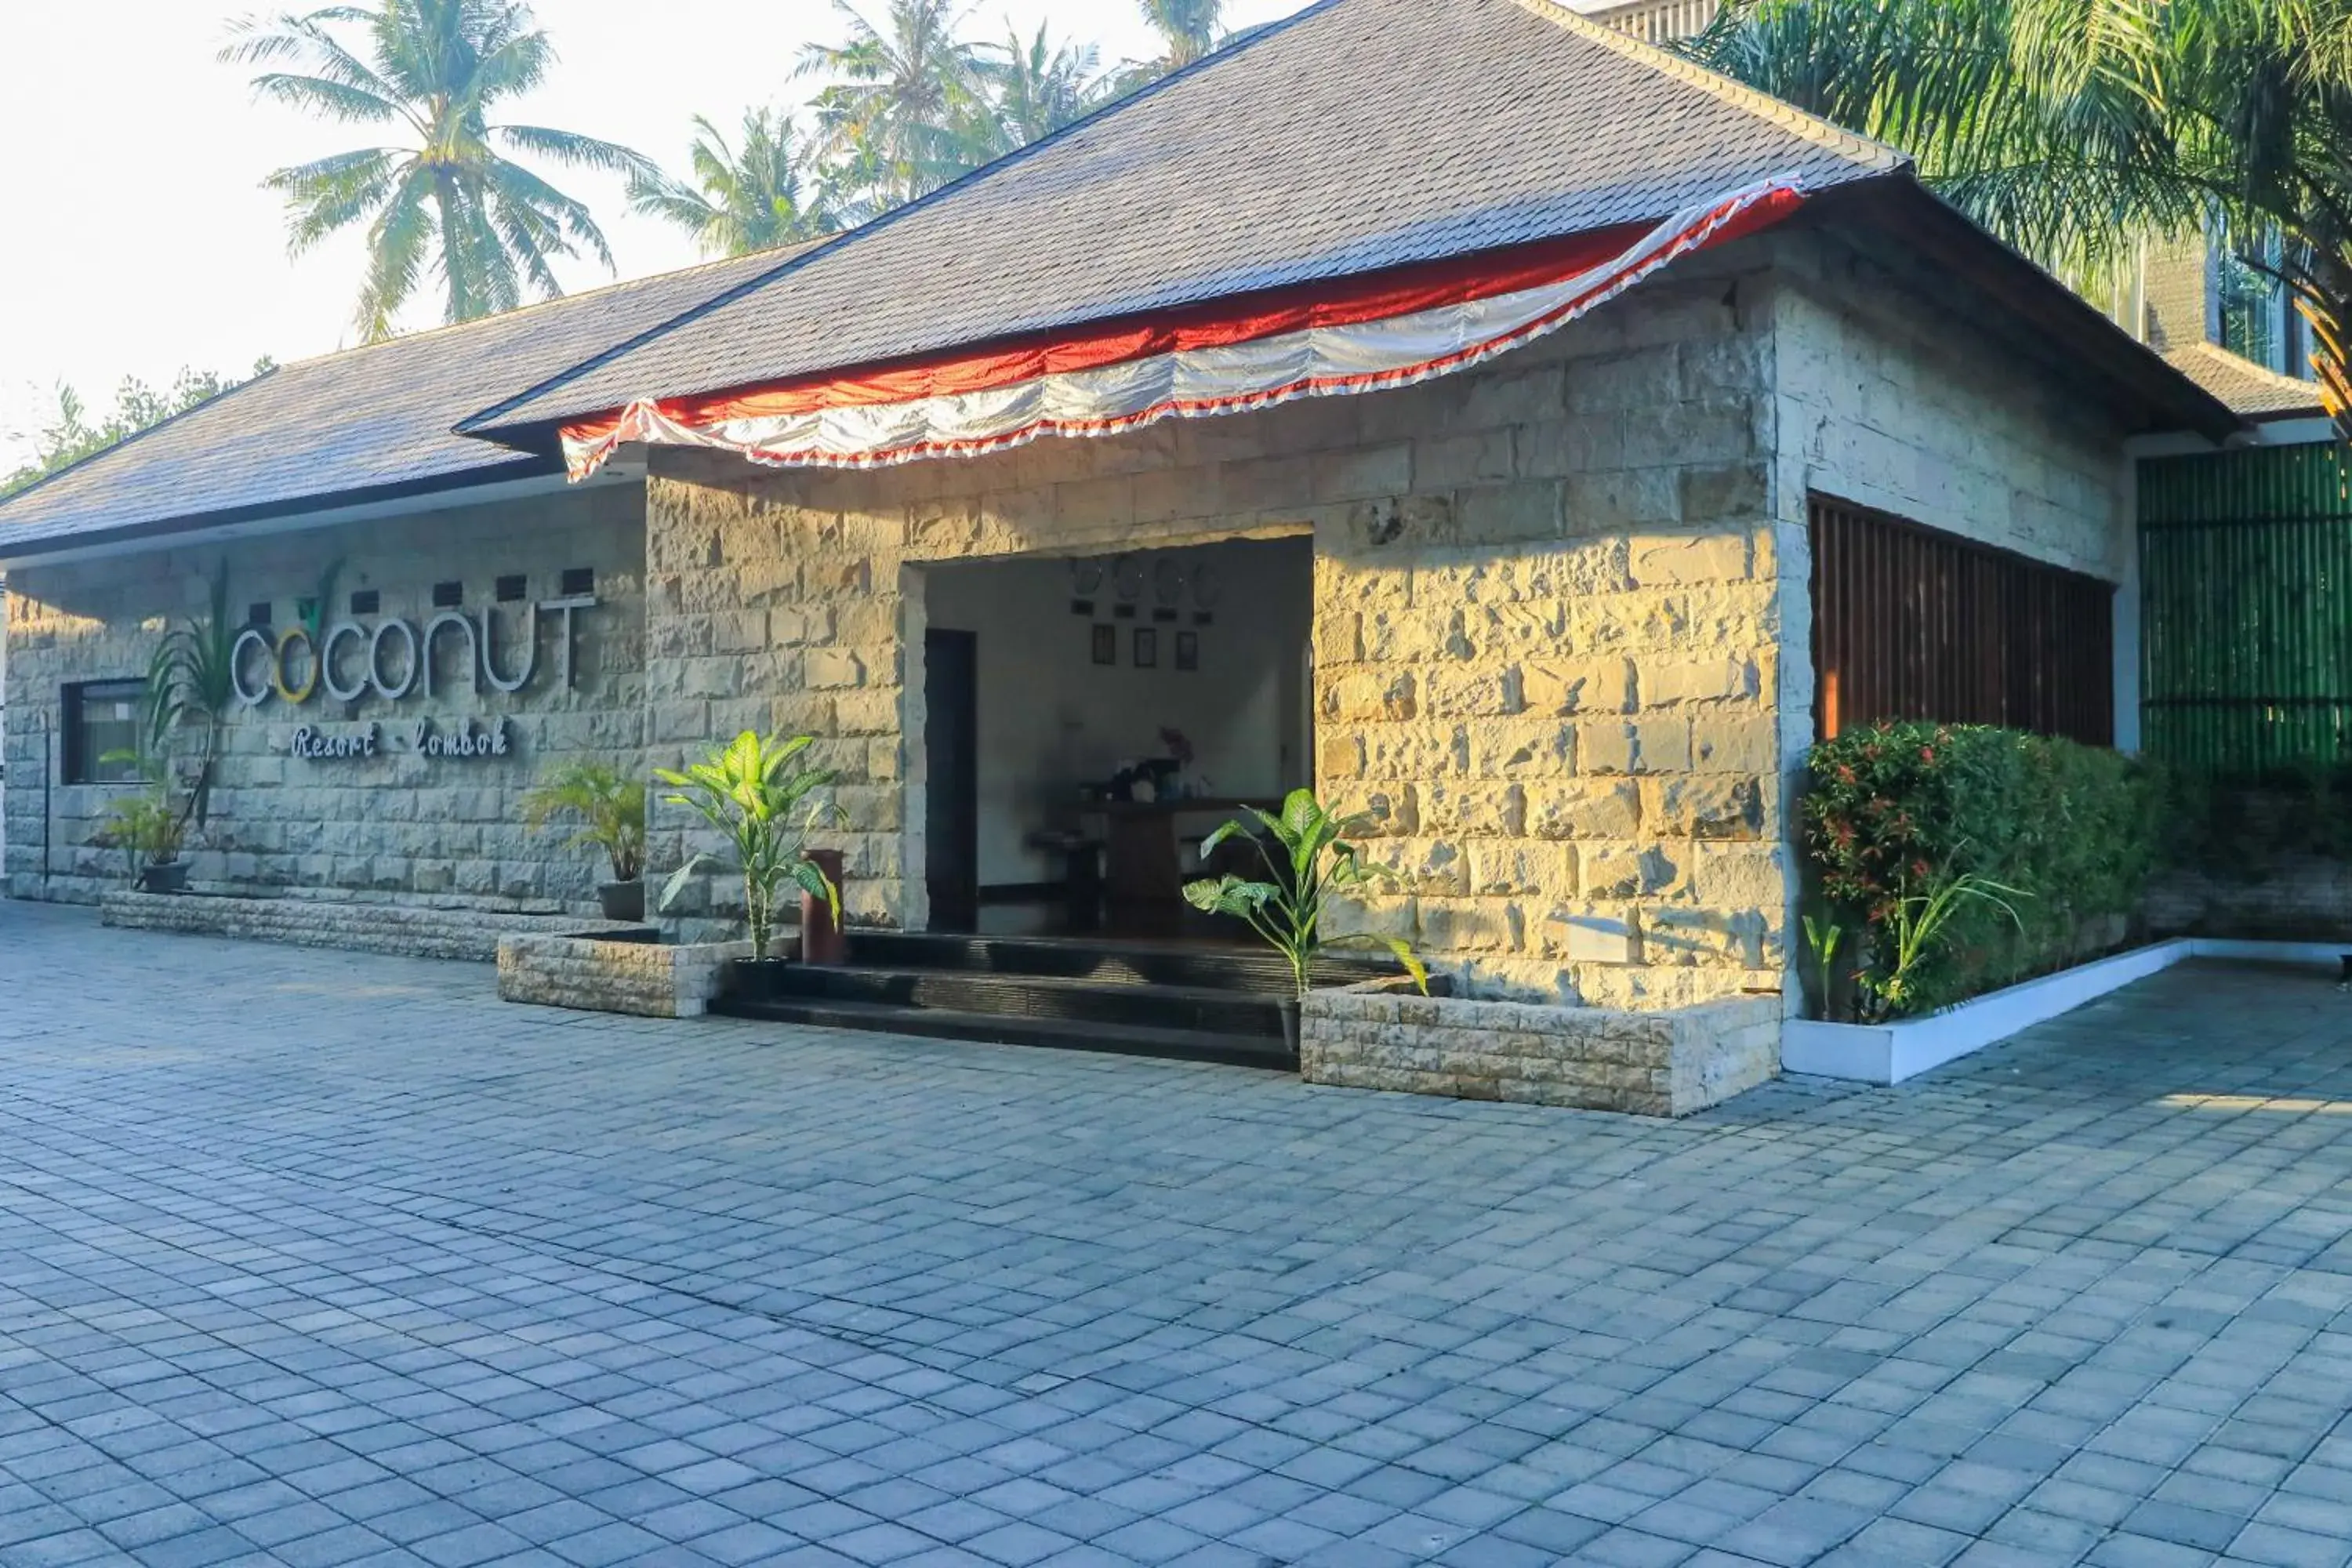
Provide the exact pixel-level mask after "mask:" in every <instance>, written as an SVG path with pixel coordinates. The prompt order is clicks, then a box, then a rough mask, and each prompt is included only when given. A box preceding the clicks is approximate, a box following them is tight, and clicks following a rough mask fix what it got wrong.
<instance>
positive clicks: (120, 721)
mask: <svg viewBox="0 0 2352 1568" xmlns="http://www.w3.org/2000/svg"><path fill="white" fill-rule="evenodd" d="M146 700H147V687H146V683H145V682H143V681H138V680H85V681H82V682H80V683H79V684H78V685H73V686H68V687H67V688H66V689H65V693H64V709H65V722H64V723H63V725H61V726H60V731H61V732H60V735H59V739H60V740H61V741H62V742H64V745H63V750H64V752H65V757H64V763H65V782H66V783H68V784H131V783H133V782H135V781H136V780H137V779H138V777H139V767H138V764H137V763H133V762H131V760H129V758H128V757H126V756H124V755H122V754H121V753H124V752H136V751H137V750H138V749H139V724H140V717H141V710H142V709H143V708H144V707H145V705H146Z"/></svg>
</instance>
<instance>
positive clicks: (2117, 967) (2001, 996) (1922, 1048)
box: [1780, 937, 2352, 1084]
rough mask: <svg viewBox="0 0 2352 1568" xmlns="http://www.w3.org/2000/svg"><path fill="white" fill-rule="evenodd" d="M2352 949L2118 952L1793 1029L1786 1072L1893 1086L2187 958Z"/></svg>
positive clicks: (2181, 941) (2209, 943)
mask: <svg viewBox="0 0 2352 1568" xmlns="http://www.w3.org/2000/svg"><path fill="white" fill-rule="evenodd" d="M2346 952H2352V943H2335V944H2327V943H2321V942H2236V941H2231V940H2228V939H2224V938H2216V937H2176V938H2174V939H2173V940H2172V941H2170V942H2157V943H2155V944H2153V945H2151V946H2148V947H2143V948H2137V949H2135V950H2134V951H2132V952H2119V953H2117V954H2116V955H2115V956H2114V957H2112V958H2103V959H2100V960H2099V961H2098V962H2096V963H2085V964H2084V965H2082V966H2081V967H2080V968H2077V969H2069V970H2065V971H2063V972H2062V973H2057V974H2046V975H2044V976H2042V978H2041V979H2039V980H2029V981H2027V982H2026V983H2025V984H2022V985H2012V986H2011V987H2010V988H2009V989H2008V990H2006V991H1996V992H1994V993H1993V994H1991V995H1990V996H1979V997H1978V998H1977V999H1976V1000H1975V1001H1973V1002H1964V1003H1962V1004H1961V1005H1958V1006H1957V1007H1954V1008H1951V1009H1949V1010H1948V1011H1947V1012H1942V1013H1937V1014H1935V1015H1933V1016H1929V1017H1926V1018H1911V1019H1907V1020H1906V1021H1905V1022H1903V1023H1900V1024H1875V1025H1872V1024H1822V1023H1816V1022H1813V1021H1811V1020H1809V1019H1791V1020H1790V1021H1789V1022H1788V1023H1787V1024H1785V1025H1783V1026H1781V1030H1780V1068H1781V1070H1782V1071H1783V1072H1794V1073H1810V1074H1811V1075H1812V1076H1814V1077H1816V1078H1842V1079H1853V1080H1856V1081H1858V1082H1862V1083H1876V1084H1895V1083H1901V1082H1903V1081H1904V1080H1905V1079H1911V1078H1916V1077H1917V1076H1918V1075H1919V1074H1921V1073H1923V1072H1926V1071H1927V1070H1928V1069H1929V1068H1939V1067H1942V1066H1943V1065H1944V1064H1945V1063H1946V1062H1950V1061H1957V1060H1958V1059H1959V1058H1962V1057H1965V1056H1969V1055H1970V1054H1972V1053H1974V1052H1977V1051H1980V1050H1983V1049H1984V1048H1985V1047H1987V1046H1992V1045H1998V1044H2000V1042H2001V1041H2003V1040H2005V1039H2008V1038H2009V1037H2011V1036H2012V1035H2015V1034H2019V1033H2021V1032H2022V1031H2024V1030H2026V1029H2030V1028H2032V1026H2034V1025H2036V1024H2045V1023H2048V1022H2049V1021H2050V1020H2051V1019H2053V1018H2055V1017H2058V1016H2061V1015H2062V1014H2065V1013H2071V1012H2073V1011H2074V1009H2075V1008H2077V1007H2080V1006H2082V1005H2084V1004H2085V1003H2087V1002H2095V1001H2097V1000H2098V999H2099V998H2100V997H2102V996H2105V994H2108V993H2109V992H2111V991H2119V990H2121V989H2122V988H2123V987H2125V986H2126V985H2129V984H2132V983H2133V982H2134V981H2137V980H2145V979H2147V977H2148V976H2149V975H2151V974H2155V973H2159V972H2161V971H2163V970H2167V969H2169V968H2171V967H2172V966H2173V965H2174V964H2176V963H2184V962H2186V961H2187V960H2189V959H2191V958H2219V959H2231V960H2235V961H2237V962H2240V963H2298V964H2314V965H2318V966H2323V967H2325V968H2326V969H2329V970H2331V971H2332V970H2334V969H2335V968H2336V964H2337V963H2338V960H2339V957H2340V955H2341V954H2343V953H2346Z"/></svg>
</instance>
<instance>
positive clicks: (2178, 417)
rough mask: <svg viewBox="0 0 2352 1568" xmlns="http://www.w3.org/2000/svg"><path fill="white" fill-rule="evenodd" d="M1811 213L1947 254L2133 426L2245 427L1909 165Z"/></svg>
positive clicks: (2213, 437)
mask: <svg viewBox="0 0 2352 1568" xmlns="http://www.w3.org/2000/svg"><path fill="white" fill-rule="evenodd" d="M1814 216H1815V219H1816V221H1838V220H1841V219H1845V220H1851V221H1854V222H1858V223H1862V224H1866V225H1869V226H1874V227H1876V228H1877V229H1879V230H1880V231H1881V232H1882V233H1885V234H1887V235H1889V236H1890V237H1893V238H1895V240H1897V241H1898V242H1899V243H1901V244H1904V245H1906V246H1907V247H1911V248H1912V249H1914V250H1915V251H1922V252H1926V253H1929V254H1934V255H1937V256H1939V257H1942V258H1945V259H1946V260H1947V261H1948V263H1949V264H1950V265H1951V266H1952V267H1953V268H1955V270H1958V271H1961V272H1963V273H1965V275H1966V276H1967V277H1968V278H1969V280H1970V281H1972V282H1973V283H1975V284H1976V285H1977V286H1978V287H1979V288H1980V289H1984V290H1985V291H1986V292H1988V293H1989V294H1990V295H1991V296H1992V297H1993V298H1994V299H1995V300H1997V301H1998V302H1999V303H2000V304H2001V305H2002V306H2003V307H2004V308H2005V309H2007V310H2010V311H2011V313H2012V315H2013V316H2014V318H2015V319H2016V320H2017V321H2019V323H2020V324H2021V325H2022V326H2025V327H2027V328H2029V329H2031V331H2030V332H2029V333H2028V336H2029V339H2030V341H2031V342H2032V343H2033V344H2034V345H2036V346H2037V347H2038V348H2039V349H2041V350H2042V351H2043V357H2044V358H2045V359H2046V360H2048V361H2050V362H2051V363H2054V364H2056V365H2058V366H2059V368H2061V369H2066V368H2070V367H2071V368H2072V369H2074V371H2076V372H2077V373H2079V374H2085V375H2087V376H2089V377H2090V378H2091V379H2093V380H2095V382H2097V383H2098V384H2099V385H2100V387H2101V388H2102V389H2103V390H2104V391H2105V393H2106V395H2108V397H2109V398H2110V400H2111V401H2112V402H2113V403H2114V404H2116V405H2117V406H2119V407H2121V408H2124V409H2126V410H2129V411H2130V412H2131V414H2132V415H2133V416H2134V417H2135V419H2136V420H2137V422H2138V423H2139V424H2140V425H2141V428H2138V429H2136V430H2134V431H2133V432H2132V433H2133V434H2135V435H2168V434H2174V433H2179V432H2186V433H2189V434H2193V435H2197V436H2200V437H2204V438H2205V439H2207V440H2210V441H2212V442H2214V443H2216V444H2217V445H2218V444H2220V443H2221V442H2225V441H2227V440H2229V439H2230V438H2231V437H2235V436H2241V435H2243V434H2244V433H2245V431H2246V422H2245V421H2244V420H2243V419H2242V418H2241V417H2240V416H2238V415H2237V413H2235V412H2234V411H2233V410H2232V409H2231V407H2230V405H2228V404H2227V403H2225V402H2223V401H2222V400H2221V398H2219V397H2216V396H2214V395H2213V394H2211V393H2210V392H2208V391H2207V390H2206V389H2205V388H2203V387H2201V386H2200V385H2198V384H2196V382H2194V381H2192V380H2191V379H2189V377H2188V376H2187V375H2185V374H2182V373H2181V372H2180V371H2179V370H2178V369H2176V368H2175V367H2174V366H2172V365H2170V364H2168V363H2166V362H2165V359H2164V356H2163V355H2162V354H2160V353H2157V352H2156V350H2154V349H2152V348H2150V347H2148V345H2147V344H2146V343H2144V342H2140V341H2139V340H2138V339H2137V338H2135V337H2133V336H2132V335H2131V333H2129V332H2127V331H2125V330H2124V329H2123V328H2122V327H2121V326H2119V325H2117V324H2116V322H2115V321H2111V320H2109V319H2108V318H2107V316H2106V315H2105V314H2104V313H2103V312H2101V311H2100V310H2098V309H2097V308H2096V307H2095V306H2094V305H2092V304H2091V302H2090V301H2089V300H2085V299H2084V298H2083V297H2082V296H2081V295H2080V294H2077V293H2075V292H2074V290H2073V289H2069V288H2068V287H2066V285H2065V284H2063V283H2062V282H2060V281H2059V280H2058V279H2056V278H2053V276H2051V275H2050V273H2049V272H2047V271H2045V270H2044V269H2043V268H2042V267H2041V266H2040V265H2039V264H2037V263H2036V262H2034V261H2032V259H2030V258H2027V257H2026V256H2025V255H2024V254H2022V253H2021V252H2020V251H2018V250H2016V249H2015V248H2013V247H2011V246H2009V245H2008V244H2006V243H2004V242H2003V241H2002V240H2001V239H2000V237H1997V236H1995V235H1993V234H1992V233H1990V231H1988V230H1986V229H1985V228H1983V227H1981V226H1979V225H1978V224H1977V223H1976V222H1975V221H1974V220H1972V219H1970V218H1969V217H1968V216H1966V215H1964V214H1963V213H1961V212H1960V211H1959V210H1958V208H1956V207H1954V206H1952V205H1950V204H1949V203H1948V202H1946V201H1945V200H1944V199H1943V198H1942V197H1940V196H1938V195H1936V194H1935V193H1934V192H1933V191H1931V190H1929V189H1927V186H1926V185H1924V184H1920V183H1919V181H1918V180H1917V179H1916V178H1913V177H1911V176H1910V175H1909V174H1908V172H1907V171H1906V173H1905V174H1904V175H1903V176H1901V177H1897V178H1891V179H1883V180H1871V181H1865V182H1859V183H1856V184H1850V185H1846V186H1843V187H1840V188H1839V189H1837V190H1834V191H1830V192H1825V193H1824V194H1823V195H1822V198H1821V199H1820V200H1819V201H1818V202H1817V203H1816V212H1815V214H1814Z"/></svg>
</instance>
